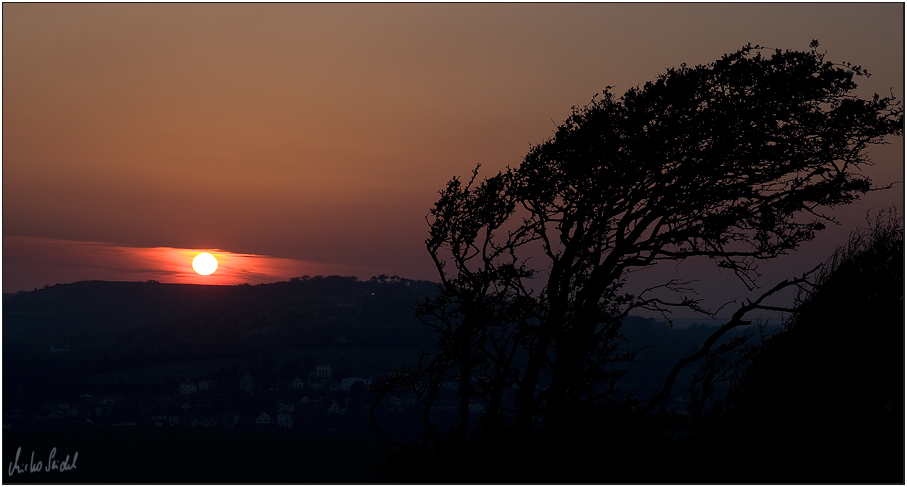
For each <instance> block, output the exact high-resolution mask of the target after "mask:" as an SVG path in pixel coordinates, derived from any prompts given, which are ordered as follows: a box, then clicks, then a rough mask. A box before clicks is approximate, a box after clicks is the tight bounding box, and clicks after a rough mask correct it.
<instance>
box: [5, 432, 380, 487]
mask: <svg viewBox="0 0 907 487" xmlns="http://www.w3.org/2000/svg"><path fill="white" fill-rule="evenodd" d="M19 448H21V452H20V453H19V459H18V466H19V469H18V470H16V469H15V465H16V464H15V458H16V451H17V449H19ZM53 448H56V452H55V455H54V457H53V460H54V461H57V462H59V463H57V465H56V466H57V468H55V469H52V470H50V471H48V463H49V462H48V460H49V457H50V455H51V451H52V449H53ZM76 452H78V457H77V460H76V462H75V468H73V469H70V470H65V471H60V466H61V464H62V462H63V461H64V460H65V459H66V456H67V455H69V456H70V462H69V463H70V464H71V463H72V457H74V455H75V453H76ZM33 453H34V456H33V457H32V454H33ZM383 458H384V457H383V453H382V447H381V444H380V442H378V441H377V440H371V439H366V438H350V437H327V436H324V437H322V436H309V435H303V434H298V433H295V434H291V433H284V432H258V431H227V430H209V431H201V430H191V429H160V428H157V429H154V428H152V427H149V428H139V427H137V428H129V429H126V428H106V429H100V430H99V429H90V430H89V429H70V430H54V431H38V432H34V431H32V432H5V433H4V434H3V459H4V465H3V468H4V475H3V476H4V478H3V483H8V484H18V483H31V484H60V483H66V484H69V483H80V484H85V483H87V484H105V483H113V484H123V483H131V484H132V483H140V484H145V483H151V484H159V483H178V484H187V483H214V484H224V483H234V484H235V483H242V484H262V483H292V484H303V483H307V484H311V483H315V484H325V483H343V484H359V483H371V482H376V481H380V479H379V478H377V477H376V474H375V467H376V466H377V465H379V464H380V463H381V461H382V460H383ZM38 462H41V465H40V471H39V470H38ZM50 463H51V464H52V463H53V462H50ZM32 466H34V467H35V471H34V472H32V471H31V470H32ZM63 468H65V467H63ZM10 469H12V472H13V473H12V475H10V472H9V470H10Z"/></svg>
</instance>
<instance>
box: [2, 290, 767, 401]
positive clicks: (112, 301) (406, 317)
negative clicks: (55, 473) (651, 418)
mask: <svg viewBox="0 0 907 487" xmlns="http://www.w3.org/2000/svg"><path fill="white" fill-rule="evenodd" d="M435 290H436V284H434V283H431V282H427V281H412V280H407V279H401V278H396V277H394V278H387V277H385V276H381V278H380V279H379V278H375V279H372V280H368V281H360V280H357V279H356V278H352V277H339V276H330V277H320V276H319V277H316V278H298V279H293V280H291V281H288V282H278V283H273V284H260V285H256V286H250V285H239V286H203V285H191V284H163V283H157V282H106V281H84V282H76V283H72V284H58V285H55V286H50V287H46V288H44V289H41V290H37V291H32V292H20V293H17V294H13V295H5V296H4V297H3V353H4V364H3V365H4V368H3V375H4V392H5V393H10V392H16V394H14V395H11V396H7V397H20V398H22V399H26V398H27V397H31V396H35V395H37V397H40V396H43V395H47V394H52V393H55V392H54V391H60V390H62V389H67V390H68V389H70V388H75V389H79V388H84V387H85V386H86V385H91V384H95V385H97V384H105V383H119V382H124V383H126V384H129V383H162V382H172V381H181V380H184V379H185V378H187V377H194V378H196V379H201V378H203V377H205V376H207V377H210V376H212V375H213V374H214V373H215V372H217V371H218V370H219V369H222V368H232V369H237V370H256V371H260V372H267V373H273V374H278V375H279V374H280V373H293V374H305V373H307V371H308V370H309V368H310V367H312V366H314V364H315V363H316V362H320V363H331V364H333V365H334V366H335V367H337V368H338V370H342V371H345V372H348V373H354V372H356V373H360V374H362V373H368V372H373V371H375V372H380V373H383V372H385V371H387V370H390V369H392V368H396V367H398V366H400V365H404V364H408V363H413V362H414V361H415V360H416V359H418V356H419V353H420V352H421V350H423V349H432V348H433V347H434V340H435V336H434V334H433V332H432V331H431V330H430V329H429V328H427V327H425V326H422V325H421V324H420V323H419V321H418V320H417V319H416V318H415V316H414V314H413V311H412V306H413V305H414V304H415V303H417V302H419V301H421V300H424V299H425V298H426V297H428V296H429V295H431V294H432V293H434V292H435ZM687 325H688V326H685V327H680V326H678V327H674V328H671V327H669V326H667V324H666V323H664V322H660V321H656V320H652V319H644V318H638V317H630V318H628V320H627V322H626V324H625V327H624V335H625V336H626V337H627V338H628V340H629V341H628V342H627V343H626V344H625V347H626V348H628V349H629V348H633V349H636V348H642V350H641V352H640V353H639V354H638V356H637V362H636V363H634V364H633V365H632V366H631V367H630V373H629V374H628V375H627V376H626V377H625V379H624V380H623V381H622V383H621V387H622V388H624V389H625V390H635V391H636V393H637V394H638V397H639V395H641V396H644V395H646V394H649V393H651V392H652V391H653V390H654V389H655V388H656V387H658V386H660V385H661V383H662V382H661V381H663V380H664V377H665V376H666V374H667V372H668V371H669V370H670V368H671V367H672V366H673V365H674V363H676V362H677V360H678V359H680V358H681V357H684V356H687V355H690V354H692V353H693V352H694V351H696V350H697V349H698V348H699V347H700V346H701V344H702V342H703V341H704V340H705V337H707V336H708V335H709V334H710V333H711V330H713V327H711V326H707V325H695V324H693V325H690V324H689V323H687ZM752 331H753V330H752V329H749V330H747V329H741V330H739V331H738V332H735V334H737V333H745V332H752ZM281 371H283V372H281ZM694 371H695V367H689V370H687V371H686V373H687V374H685V376H684V377H686V375H688V374H691V373H693V372H694ZM681 379H682V380H685V379H684V378H683V377H682V378H681ZM39 384H40V386H38V385H39ZM682 384H683V383H682V382H680V381H679V382H678V385H682ZM23 396H27V397H23ZM32 398H33V399H34V398H35V397H32Z"/></svg>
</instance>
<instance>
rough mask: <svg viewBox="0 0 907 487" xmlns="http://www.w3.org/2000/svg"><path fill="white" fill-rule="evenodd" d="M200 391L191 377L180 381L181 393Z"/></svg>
mask: <svg viewBox="0 0 907 487" xmlns="http://www.w3.org/2000/svg"><path fill="white" fill-rule="evenodd" d="M196 392H198V386H197V385H195V382H192V381H191V380H189V379H186V380H184V381H183V382H181V383H180V394H184V395H185V394H195V393H196Z"/></svg>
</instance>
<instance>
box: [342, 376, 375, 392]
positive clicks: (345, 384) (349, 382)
mask: <svg viewBox="0 0 907 487" xmlns="http://www.w3.org/2000/svg"><path fill="white" fill-rule="evenodd" d="M357 382H362V384H363V385H364V386H365V387H366V388H367V387H368V386H370V385H372V380H371V379H363V378H362V377H349V378H346V379H340V390H341V391H348V390H350V389H351V388H352V387H353V384H355V383H357Z"/></svg>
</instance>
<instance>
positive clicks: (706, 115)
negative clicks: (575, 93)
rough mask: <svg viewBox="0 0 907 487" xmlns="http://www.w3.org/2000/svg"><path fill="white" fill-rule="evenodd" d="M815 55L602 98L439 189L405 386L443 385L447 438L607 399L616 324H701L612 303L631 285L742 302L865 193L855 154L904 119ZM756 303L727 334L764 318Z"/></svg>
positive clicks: (662, 303) (681, 75) (683, 302)
mask: <svg viewBox="0 0 907 487" xmlns="http://www.w3.org/2000/svg"><path fill="white" fill-rule="evenodd" d="M817 46H818V44H817V43H815V42H814V43H813V44H812V45H811V49H810V50H809V51H782V50H769V49H765V48H761V47H759V46H751V45H747V46H745V47H743V48H742V49H740V50H739V51H737V52H735V53H733V54H729V55H725V56H723V57H722V58H721V59H719V60H717V61H715V62H713V63H710V64H707V65H701V66H696V67H689V66H686V65H681V66H680V67H679V68H673V69H669V70H668V71H667V72H666V73H664V74H662V75H660V76H659V77H658V78H657V79H655V80H654V81H651V82H647V83H645V84H644V85H642V86H639V87H635V88H631V89H630V90H628V91H627V92H626V93H624V94H623V96H620V97H618V96H616V95H614V94H613V93H612V92H611V89H610V88H608V89H606V90H605V91H604V92H603V93H602V94H601V95H598V96H596V97H594V98H593V100H592V102H591V103H589V104H588V105H586V106H584V107H580V108H576V107H575V108H574V109H573V111H572V113H571V115H570V116H569V117H568V118H567V119H566V121H565V122H564V123H562V124H561V125H560V126H558V128H557V130H556V132H555V133H554V135H553V137H551V138H550V139H549V140H547V141H545V142H544V143H542V144H540V145H537V146H534V147H532V148H531V150H530V151H529V153H528V154H527V155H526V157H525V159H524V161H523V162H522V164H520V165H519V166H518V167H515V168H508V169H507V170H506V171H503V172H500V173H498V174H496V175H494V176H492V177H489V178H487V179H484V180H481V181H479V180H478V168H476V171H475V172H474V173H473V175H472V178H471V179H470V180H469V181H468V182H464V181H461V180H460V179H459V178H454V179H452V180H451V181H450V182H449V183H448V184H447V186H446V187H445V188H444V189H443V190H442V191H441V192H440V197H439V199H438V201H437V202H436V203H435V206H434V208H432V209H431V211H430V214H429V216H428V218H427V220H428V224H429V229H430V231H429V237H428V239H427V240H426V247H427V249H428V251H429V253H430V255H431V257H432V259H433V260H434V263H435V265H436V267H437V270H438V273H439V276H440V280H441V288H440V292H439V294H438V296H437V297H436V298H433V299H430V300H428V301H426V302H424V303H422V304H421V305H420V306H419V307H418V309H417V315H418V316H419V317H420V319H421V320H422V321H423V322H424V323H426V324H427V325H429V326H431V327H433V328H434V329H435V330H436V331H437V333H438V348H437V350H436V351H435V352H431V353H426V356H425V357H424V361H423V363H424V364H430V365H425V367H424V370H425V371H431V372H430V373H426V374H422V375H419V374H415V375H410V376H408V380H409V381H410V382H412V380H414V379H413V378H414V377H420V380H422V381H423V387H424V388H427V390H432V389H434V390H437V388H438V387H439V385H440V383H441V382H442V381H445V380H456V381H458V383H459V384H460V386H459V394H460V398H461V401H460V408H461V409H460V411H461V414H460V425H459V430H458V432H459V434H460V435H461V436H462V435H465V434H466V431H467V428H468V426H467V423H468V406H469V403H470V402H473V401H483V402H485V403H487V404H488V405H489V408H488V409H487V411H488V412H487V413H486V421H485V424H486V426H487V427H494V425H496V424H500V423H501V421H502V420H506V418H509V417H511V416H508V414H512V416H513V417H515V420H516V422H517V424H519V425H521V426H522V427H523V428H531V427H532V425H533V424H535V423H536V422H537V421H539V420H540V419H541V418H544V423H545V424H546V425H549V426H551V425H556V424H558V423H559V422H561V421H563V420H564V418H566V417H569V416H570V415H571V414H574V413H576V412H577V411H579V410H581V409H582V408H583V407H585V406H584V405H588V404H594V403H596V402H600V401H602V400H606V399H608V398H610V397H611V396H612V394H613V391H614V383H615V381H616V380H618V379H619V378H620V376H621V373H622V372H621V367H620V365H619V364H620V362H623V361H627V360H630V359H632V355H633V354H632V353H629V354H627V353H623V354H621V353H618V343H619V340H620V338H621V337H620V325H621V322H622V320H623V318H625V317H626V316H627V315H628V314H629V313H631V312H633V311H637V310H642V309H644V310H649V311H655V312H660V313H662V314H663V315H664V316H666V317H668V318H669V317H670V314H671V312H672V310H675V309H677V308H685V309H692V310H694V311H698V312H704V313H711V311H710V310H708V309H704V308H703V307H702V306H701V301H700V300H699V299H698V298H697V295H696V294H695V291H694V289H693V286H692V283H691V282H685V281H677V280H672V281H668V282H660V283H651V285H650V287H649V288H648V289H646V290H645V291H643V292H641V293H636V294H629V293H626V292H624V291H623V288H624V285H625V283H626V282H627V280H628V279H630V278H632V277H633V276H632V271H634V270H637V269H641V268H645V267H648V266H651V265H654V264H656V263H658V262H660V261H665V260H667V261H673V262H679V261H682V260H684V259H688V258H692V257H706V258H708V259H710V260H711V261H713V262H714V263H716V264H717V265H718V266H720V267H722V268H726V269H730V270H732V271H733V272H734V273H735V274H736V275H737V276H738V277H739V278H740V279H741V280H742V281H743V282H744V283H746V284H747V285H748V286H749V287H750V289H751V290H752V289H755V288H756V287H757V279H758V276H759V274H758V264H759V262H760V261H764V260H766V259H771V258H774V257H777V256H779V255H782V254H785V253H788V252H790V251H793V250H795V249H796V248H797V247H798V246H799V245H800V244H802V243H804V242H806V241H809V240H811V239H812V238H814V236H815V235H816V232H818V231H820V230H822V229H823V228H824V227H825V225H826V224H827V223H829V222H833V221H834V220H833V218H832V217H831V216H829V212H828V210H829V209H831V208H834V207H836V206H839V205H843V204H847V203H850V202H852V201H854V200H856V199H857V198H859V197H860V196H861V195H863V194H865V193H866V192H868V191H871V190H873V189H877V188H875V187H873V185H872V183H871V181H870V180H869V178H867V177H866V176H865V175H864V174H863V173H862V172H861V169H862V168H863V167H864V166H867V165H871V164H872V161H871V160H870V159H869V157H868V153H867V151H866V149H867V148H868V147H869V146H870V145H872V144H884V143H885V138H886V137H888V136H889V135H901V134H902V133H903V109H902V105H901V103H900V102H898V101H896V100H894V99H893V97H881V96H878V95H875V96H873V97H871V98H869V99H863V98H860V97H858V96H856V95H854V90H855V89H856V87H857V84H856V81H855V80H856V79H858V78H859V77H862V76H868V73H866V72H865V71H864V70H862V69H861V68H860V67H859V66H853V65H850V64H847V63H845V64H834V63H832V62H829V61H826V60H825V55H824V53H821V52H819V51H818V50H817ZM530 255H536V256H537V255H543V256H544V263H543V264H541V265H530V264H535V262H536V261H531V260H527V256H530ZM801 282H803V278H800V279H792V280H790V281H786V284H784V286H781V287H785V286H788V285H795V284H799V283H801ZM776 287H777V286H776ZM771 292H774V288H772V290H770V291H769V292H768V293H766V294H763V295H762V296H761V297H759V298H758V299H756V300H755V301H754V302H750V303H749V304H748V305H747V306H746V307H741V309H740V310H739V312H738V314H739V315H740V316H737V314H735V320H736V321H735V323H734V325H733V326H736V325H737V324H741V323H744V322H745V321H744V320H743V319H742V318H743V314H745V313H746V312H748V311H751V310H754V309H766V308H767V307H766V306H765V305H763V304H762V299H763V298H764V297H766V295H768V294H771ZM665 296H668V297H665ZM671 296H673V297H671ZM744 308H745V309H744ZM385 387H387V388H389V389H388V390H390V389H392V388H393V387H394V386H393V384H385ZM511 390H515V391H516V393H515V397H514V398H513V400H512V401H511V402H510V403H506V402H507V401H505V396H506V395H507V394H506V391H511ZM427 397H429V398H431V397H433V396H432V395H431V394H428V395H427ZM505 403H506V404H505ZM425 406H426V408H431V406H432V401H431V400H429V401H427V402H426V403H425ZM502 418H503V419H502Z"/></svg>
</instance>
